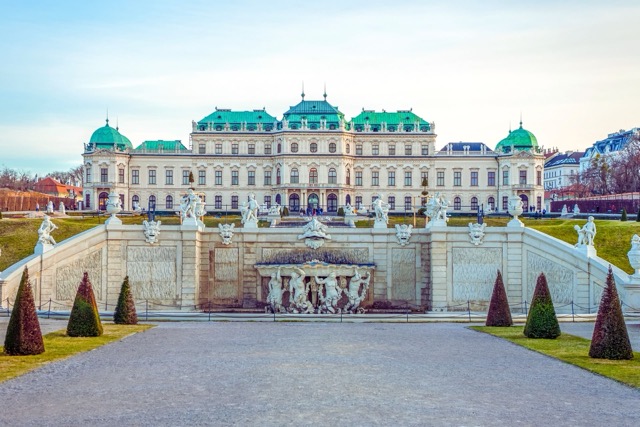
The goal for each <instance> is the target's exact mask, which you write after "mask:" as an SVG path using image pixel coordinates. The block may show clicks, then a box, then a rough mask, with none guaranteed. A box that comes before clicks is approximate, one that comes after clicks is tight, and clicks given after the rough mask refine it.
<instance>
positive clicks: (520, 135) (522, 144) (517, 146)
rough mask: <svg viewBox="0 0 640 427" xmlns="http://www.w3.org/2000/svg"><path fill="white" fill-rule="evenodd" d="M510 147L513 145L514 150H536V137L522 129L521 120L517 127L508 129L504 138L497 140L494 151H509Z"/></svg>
mask: <svg viewBox="0 0 640 427" xmlns="http://www.w3.org/2000/svg"><path fill="white" fill-rule="evenodd" d="M511 147H513V150H514V151H537V150H538V139H537V138H536V137H535V135H534V134H532V133H531V132H529V131H528V130H526V129H523V128H522V122H520V127H519V128H518V129H516V130H514V131H510V132H509V135H508V136H507V137H506V138H505V139H503V140H502V141H500V142H498V145H496V150H495V151H498V152H503V153H509V152H511V150H512V148H511Z"/></svg>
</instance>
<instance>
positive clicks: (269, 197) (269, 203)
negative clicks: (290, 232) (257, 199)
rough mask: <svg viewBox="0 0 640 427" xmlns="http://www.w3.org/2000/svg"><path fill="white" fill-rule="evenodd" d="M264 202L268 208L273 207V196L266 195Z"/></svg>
mask: <svg viewBox="0 0 640 427" xmlns="http://www.w3.org/2000/svg"><path fill="white" fill-rule="evenodd" d="M264 204H265V205H267V208H270V207H271V196H264Z"/></svg>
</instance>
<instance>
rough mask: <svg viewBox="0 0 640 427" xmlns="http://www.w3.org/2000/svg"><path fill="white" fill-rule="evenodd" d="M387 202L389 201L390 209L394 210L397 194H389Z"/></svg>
mask: <svg viewBox="0 0 640 427" xmlns="http://www.w3.org/2000/svg"><path fill="white" fill-rule="evenodd" d="M387 203H389V210H391V211H393V210H395V209H396V196H389V197H388V198H387Z"/></svg>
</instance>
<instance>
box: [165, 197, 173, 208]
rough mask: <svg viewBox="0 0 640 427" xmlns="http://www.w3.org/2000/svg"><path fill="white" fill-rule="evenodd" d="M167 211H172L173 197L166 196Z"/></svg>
mask: <svg viewBox="0 0 640 427" xmlns="http://www.w3.org/2000/svg"><path fill="white" fill-rule="evenodd" d="M165 204H166V207H167V209H173V196H167V198H166V199H165Z"/></svg>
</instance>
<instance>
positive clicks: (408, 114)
mask: <svg viewBox="0 0 640 427" xmlns="http://www.w3.org/2000/svg"><path fill="white" fill-rule="evenodd" d="M352 121H353V125H354V127H355V129H356V130H362V129H363V127H364V125H365V124H367V123H368V124H369V125H370V126H371V129H372V130H380V127H381V125H382V123H386V125H387V131H390V132H393V131H395V130H397V127H398V126H403V128H404V129H405V130H413V127H414V125H415V124H416V123H418V126H419V127H420V130H421V131H423V132H427V131H429V130H431V125H430V124H429V123H428V122H427V121H426V120H424V119H423V118H421V117H420V116H418V115H417V114H415V113H413V112H412V111H411V110H398V111H396V112H393V113H392V112H388V111H382V112H378V111H373V110H362V112H361V113H360V114H358V115H357V116H356V117H354V118H353V119H352Z"/></svg>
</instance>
